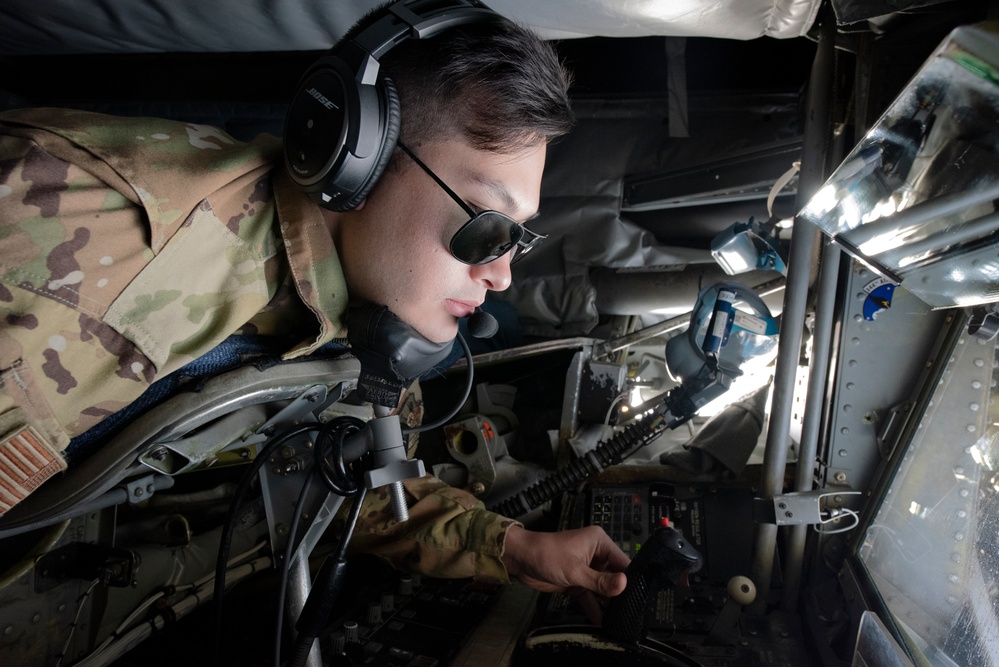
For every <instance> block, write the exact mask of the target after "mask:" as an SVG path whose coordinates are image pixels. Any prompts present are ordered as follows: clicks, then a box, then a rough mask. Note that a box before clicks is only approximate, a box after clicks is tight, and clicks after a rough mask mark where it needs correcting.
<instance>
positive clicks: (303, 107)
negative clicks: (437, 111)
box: [284, 0, 497, 211]
mask: <svg viewBox="0 0 999 667" xmlns="http://www.w3.org/2000/svg"><path fill="white" fill-rule="evenodd" d="M496 16H497V15H496V14H495V13H494V12H492V11H491V10H490V9H488V8H487V7H485V6H484V5H482V4H481V3H479V2H477V0H401V1H400V2H396V3H395V4H393V5H391V6H389V7H388V8H387V10H386V11H385V13H384V14H383V15H382V16H381V17H380V18H378V19H376V20H375V21H374V22H373V23H372V24H371V25H369V26H368V27H366V28H365V29H364V30H362V31H361V32H360V33H359V34H358V35H357V36H355V37H353V38H352V39H349V40H346V41H345V42H344V43H343V44H342V45H340V46H338V47H337V48H336V49H335V50H334V51H332V52H331V53H329V54H327V55H325V56H323V57H322V58H320V59H319V61H317V62H316V63H315V64H314V65H313V66H312V67H311V68H310V69H309V70H308V71H307V72H306V73H305V76H304V77H302V80H301V82H300V83H299V86H298V89H297V91H296V93H295V96H294V98H293V99H292V102H291V105H290V107H289V110H288V118H287V120H286V122H285V133H284V139H285V144H284V145H285V165H286V167H287V169H288V172H289V173H290V175H291V177H292V180H293V181H295V183H297V184H298V186H299V187H300V188H302V189H303V190H304V191H305V192H306V193H308V194H309V196H311V197H312V198H313V200H314V201H316V202H317V203H319V204H320V205H322V206H325V207H326V208H329V209H332V210H335V211H345V210H350V209H352V208H354V207H356V206H357V205H359V204H360V203H361V202H362V201H363V200H364V198H365V197H366V196H367V194H368V193H369V192H370V191H371V188H372V187H374V184H375V183H376V182H377V180H378V178H379V176H381V174H382V172H383V171H384V169H385V166H386V165H387V164H388V160H389V158H390V157H391V155H392V151H393V149H394V148H395V143H396V140H397V139H398V136H399V123H400V118H399V117H400V112H399V100H398V95H397V93H396V91H395V87H394V86H393V85H392V82H391V81H390V80H389V79H387V78H386V77H384V76H382V75H381V73H380V68H381V65H380V63H379V59H380V58H381V57H383V56H384V55H385V54H386V53H388V52H389V51H390V50H391V49H393V48H394V47H395V46H397V45H398V44H400V43H402V42H405V41H407V40H410V39H426V38H429V37H433V36H435V35H437V34H439V33H441V32H443V31H445V30H447V29H449V28H452V27H454V26H458V25H464V24H469V23H478V22H482V21H487V20H491V19H495V18H496Z"/></svg>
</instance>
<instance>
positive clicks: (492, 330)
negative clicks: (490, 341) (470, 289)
mask: <svg viewBox="0 0 999 667" xmlns="http://www.w3.org/2000/svg"><path fill="white" fill-rule="evenodd" d="M497 331H499V322H497V321H496V318H495V317H493V316H492V315H490V314H489V313H487V312H485V311H484V310H482V309H481V308H476V309H475V312H474V313H472V315H471V316H470V317H469V318H468V333H470V334H471V335H472V336H475V337H476V338H492V337H493V336H495V335H496V332H497Z"/></svg>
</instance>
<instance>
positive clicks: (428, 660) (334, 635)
mask: <svg viewBox="0 0 999 667" xmlns="http://www.w3.org/2000/svg"><path fill="white" fill-rule="evenodd" d="M389 579H390V580H389V581H388V582H386V583H384V584H383V585H381V586H369V587H367V588H366V590H363V591H361V592H360V593H359V594H358V595H356V597H354V598H353V604H352V605H351V606H350V608H349V609H348V610H347V611H346V612H345V613H343V614H342V615H341V616H339V617H338V620H337V621H336V623H334V624H333V630H332V632H331V633H330V634H329V635H328V636H327V637H325V638H324V640H323V649H324V652H323V655H325V656H332V659H331V661H330V663H329V665H330V667H336V666H343V665H362V664H364V665H381V666H384V667H396V666H399V667H403V666H407V667H437V666H438V665H439V666H443V665H448V664H450V661H451V659H452V658H453V657H454V655H455V654H457V652H458V651H459V649H460V648H461V646H462V645H463V644H464V643H465V641H466V640H467V638H468V637H469V636H470V635H471V633H472V632H473V630H474V629H475V628H476V626H478V624H479V623H480V622H481V621H482V620H483V618H485V616H486V614H487V613H488V612H489V610H490V609H491V608H492V606H493V604H494V602H495V600H496V599H497V597H498V596H499V594H500V593H501V591H502V588H501V587H500V586H497V585H492V584H484V583H479V582H475V581H472V580H469V579H457V580H443V579H433V578H429V577H421V576H420V575H418V574H413V575H407V574H401V575H393V576H392V577H390V578H389ZM391 579H395V581H391Z"/></svg>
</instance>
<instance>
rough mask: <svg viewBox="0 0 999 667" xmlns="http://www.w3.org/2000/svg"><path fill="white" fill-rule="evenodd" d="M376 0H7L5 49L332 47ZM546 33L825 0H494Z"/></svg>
mask: <svg viewBox="0 0 999 667" xmlns="http://www.w3.org/2000/svg"><path fill="white" fill-rule="evenodd" d="M379 4H381V2H379V1H378V0H209V1H206V0H3V2H0V54H4V55H19V54H20V55H28V54H64V53H148V52H234V51H257V52H259V51H297V50H321V49H325V48H328V47H330V46H331V45H332V44H333V43H334V42H335V41H336V40H337V39H338V38H339V37H340V35H341V34H342V33H343V31H344V30H346V28H347V27H349V26H350V25H351V24H352V23H353V22H354V21H355V20H357V19H358V18H360V17H361V16H362V15H363V14H364V13H365V12H367V11H368V10H370V9H372V8H373V7H376V6H378V5H379ZM487 4H488V5H489V6H491V7H492V8H493V9H495V10H496V11H498V12H499V13H501V14H503V15H504V16H507V17H508V18H511V19H513V20H516V21H518V22H520V23H524V24H527V25H529V26H532V27H533V28H535V29H536V30H537V31H538V32H539V33H541V34H542V35H543V36H545V37H547V38H552V39H565V38H572V37H591V36H604V37H641V36H650V35H669V36H688V37H722V38H729V39H741V40H746V39H754V38H757V37H762V36H768V37H775V38H779V39H785V38H792V37H800V36H802V35H804V34H805V32H806V31H807V30H808V29H809V27H810V26H811V24H812V22H813V20H814V19H815V15H816V13H817V12H818V8H819V5H820V0H720V1H709V0H542V1H539V0H491V1H489V2H487Z"/></svg>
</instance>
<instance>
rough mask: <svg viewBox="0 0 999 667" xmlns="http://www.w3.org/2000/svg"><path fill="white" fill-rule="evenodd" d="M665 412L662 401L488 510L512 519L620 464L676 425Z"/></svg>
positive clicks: (666, 411)
mask: <svg viewBox="0 0 999 667" xmlns="http://www.w3.org/2000/svg"><path fill="white" fill-rule="evenodd" d="M667 414H669V410H668V409H667V408H666V405H665V403H664V404H662V405H660V406H659V407H658V408H656V409H655V410H653V411H652V412H651V413H650V414H647V415H645V416H644V417H642V418H641V419H639V420H638V421H636V422H635V423H634V424H632V425H631V426H629V427H628V428H626V429H625V430H624V431H622V432H621V433H618V434H617V435H615V436H614V437H613V438H611V439H610V440H607V441H605V442H602V443H600V445H599V446H597V447H596V449H593V450H591V451H589V452H587V453H586V455H584V456H582V457H580V458H577V459H575V460H573V461H572V462H571V463H570V464H569V465H567V466H566V467H564V468H562V469H561V470H558V471H556V472H554V473H552V474H550V475H549V476H547V477H545V478H544V479H541V480H540V481H538V482H536V483H535V484H534V485H533V486H531V487H529V488H527V489H525V490H523V491H521V492H519V493H517V494H515V495H513V496H511V497H509V498H507V499H506V500H503V501H502V502H500V503H497V504H495V505H491V506H490V507H489V508H488V509H489V510H490V511H492V512H496V513H497V514H502V515H503V516H507V517H510V518H513V519H516V518H517V517H519V516H522V515H524V514H527V513H528V512H530V511H531V510H533V509H534V508H536V507H539V506H540V505H541V504H543V503H545V502H547V501H549V500H551V499H552V498H554V497H555V496H557V495H559V494H560V493H563V492H564V491H567V490H568V489H570V488H572V487H575V486H576V485H578V484H579V483H580V482H582V481H583V480H584V479H587V478H588V477H590V476H591V475H593V474H594V473H596V472H598V471H600V470H603V469H604V468H606V467H608V466H611V465H615V464H617V463H620V462H621V461H622V460H624V458H625V456H627V455H628V454H629V453H631V452H633V451H634V450H635V449H637V448H638V447H639V446H645V445H647V444H648V443H650V442H652V441H653V440H654V439H656V438H657V437H659V435H660V434H661V433H662V432H663V431H665V430H666V429H667V428H672V427H674V426H676V425H677V420H673V421H669V422H667V421H666V415H667Z"/></svg>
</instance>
